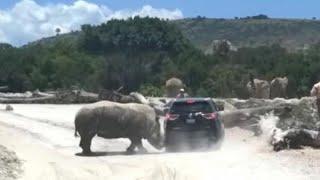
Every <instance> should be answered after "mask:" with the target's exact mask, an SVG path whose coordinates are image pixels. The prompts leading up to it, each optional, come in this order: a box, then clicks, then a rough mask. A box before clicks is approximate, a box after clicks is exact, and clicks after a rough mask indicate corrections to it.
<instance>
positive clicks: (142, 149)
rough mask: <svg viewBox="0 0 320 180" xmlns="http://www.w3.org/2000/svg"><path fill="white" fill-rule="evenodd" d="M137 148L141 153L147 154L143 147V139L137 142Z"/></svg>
mask: <svg viewBox="0 0 320 180" xmlns="http://www.w3.org/2000/svg"><path fill="white" fill-rule="evenodd" d="M137 147H138V149H139V152H140V153H147V152H148V151H147V149H146V148H145V147H143V145H142V140H141V138H140V139H138V140H137Z"/></svg>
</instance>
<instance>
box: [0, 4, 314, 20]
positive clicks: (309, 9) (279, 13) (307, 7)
mask: <svg viewBox="0 0 320 180" xmlns="http://www.w3.org/2000/svg"><path fill="white" fill-rule="evenodd" d="M18 1H20V0H0V9H2V10H3V9H7V8H11V7H12V6H14V4H15V3H17V2H18ZM35 1H36V2H37V3H39V4H41V5H46V4H55V3H66V4H71V3H72V2H74V0H35ZM87 1H88V2H92V3H96V4H99V5H106V6H107V7H109V8H111V9H113V10H120V9H137V8H141V7H142V6H143V5H151V6H152V7H154V8H166V9H175V8H178V9H180V10H181V11H182V13H183V15H184V17H194V16H197V15H201V16H206V17H226V18H232V17H235V16H239V17H243V16H248V15H256V14H260V13H262V14H267V15H269V16H271V17H287V18H311V17H320V11H319V8H320V1H319V0H87Z"/></svg>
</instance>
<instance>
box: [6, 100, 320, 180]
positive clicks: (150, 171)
mask: <svg viewBox="0 0 320 180" xmlns="http://www.w3.org/2000/svg"><path fill="white" fill-rule="evenodd" d="M3 107H4V106H2V105H0V109H3ZM80 107H81V105H13V108H14V111H13V112H4V111H1V112H0V142H1V144H2V145H4V146H6V147H7V148H9V149H11V150H14V151H15V152H16V154H17V156H18V157H19V158H20V159H22V160H23V162H24V163H23V170H24V173H23V174H22V175H21V177H20V179H23V180H24V179H27V180H28V179H30V180H37V179H39V180H42V179H49V180H50V179H52V180H55V179H57V180H60V179H192V180H193V179H237V180H239V179H244V180H248V179H270V178H272V179H273V180H275V179H281V180H283V179H289V178H290V179H320V160H319V159H320V151H319V150H318V151H317V150H313V149H304V150H297V151H296V150H291V151H282V152H279V153H275V152H273V151H272V150H271V147H269V146H268V145H267V143H266V139H264V138H262V137H260V138H257V137H254V136H253V135H252V133H250V132H248V131H245V130H241V129H238V128H233V129H228V130H227V131H226V138H225V142H224V144H223V147H222V148H221V149H220V150H216V151H212V152H202V153H199V152H197V153H177V154H176V153H172V154H166V153H162V152H159V151H156V150H154V149H153V148H152V147H150V145H148V144H147V143H146V142H145V145H146V146H147V147H148V149H149V151H150V152H151V153H150V154H146V155H132V156H127V155H124V154H123V152H124V150H125V149H126V147H127V146H128V141H127V140H126V139H116V140H105V139H101V138H98V137H95V138H94V141H93V151H96V152H98V154H97V155H98V156H94V157H83V156H78V155H76V153H78V152H80V151H81V149H80V148H79V147H78V143H79V138H74V137H73V119H74V115H75V113H76V111H77V110H78V109H79V108H80Z"/></svg>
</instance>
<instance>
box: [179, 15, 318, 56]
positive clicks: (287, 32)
mask: <svg viewBox="0 0 320 180" xmlns="http://www.w3.org/2000/svg"><path fill="white" fill-rule="evenodd" d="M174 23H175V24H176V25H178V27H179V28H180V29H181V31H182V32H183V34H184V35H185V36H186V37H187V38H188V39H190V40H191V42H192V43H193V44H194V45H195V46H196V47H198V48H200V49H202V50H204V51H206V50H207V49H208V48H209V47H210V45H211V43H212V41H213V40H221V39H227V40H229V41H231V43H232V44H233V45H235V46H236V47H257V46H261V45H271V44H274V43H278V44H280V45H281V46H282V47H285V48H287V49H289V50H297V49H302V48H303V47H304V45H305V44H309V45H310V44H314V43H317V42H319V41H320V36H319V35H318V34H319V32H320V21H318V20H301V19H300V20H298V19H207V18H192V19H191V18H190V19H183V20H178V21H174Z"/></svg>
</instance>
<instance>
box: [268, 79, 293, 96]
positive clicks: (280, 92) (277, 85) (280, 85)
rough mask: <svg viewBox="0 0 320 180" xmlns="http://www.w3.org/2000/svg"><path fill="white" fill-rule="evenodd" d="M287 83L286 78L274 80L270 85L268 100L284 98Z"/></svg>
mask: <svg viewBox="0 0 320 180" xmlns="http://www.w3.org/2000/svg"><path fill="white" fill-rule="evenodd" d="M288 82H289V80H288V78H287V77H283V78H281V77H277V78H274V79H273V80H272V81H271V83H270V98H272V99H273V98H277V97H280V98H286V97H287V87H288Z"/></svg>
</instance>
